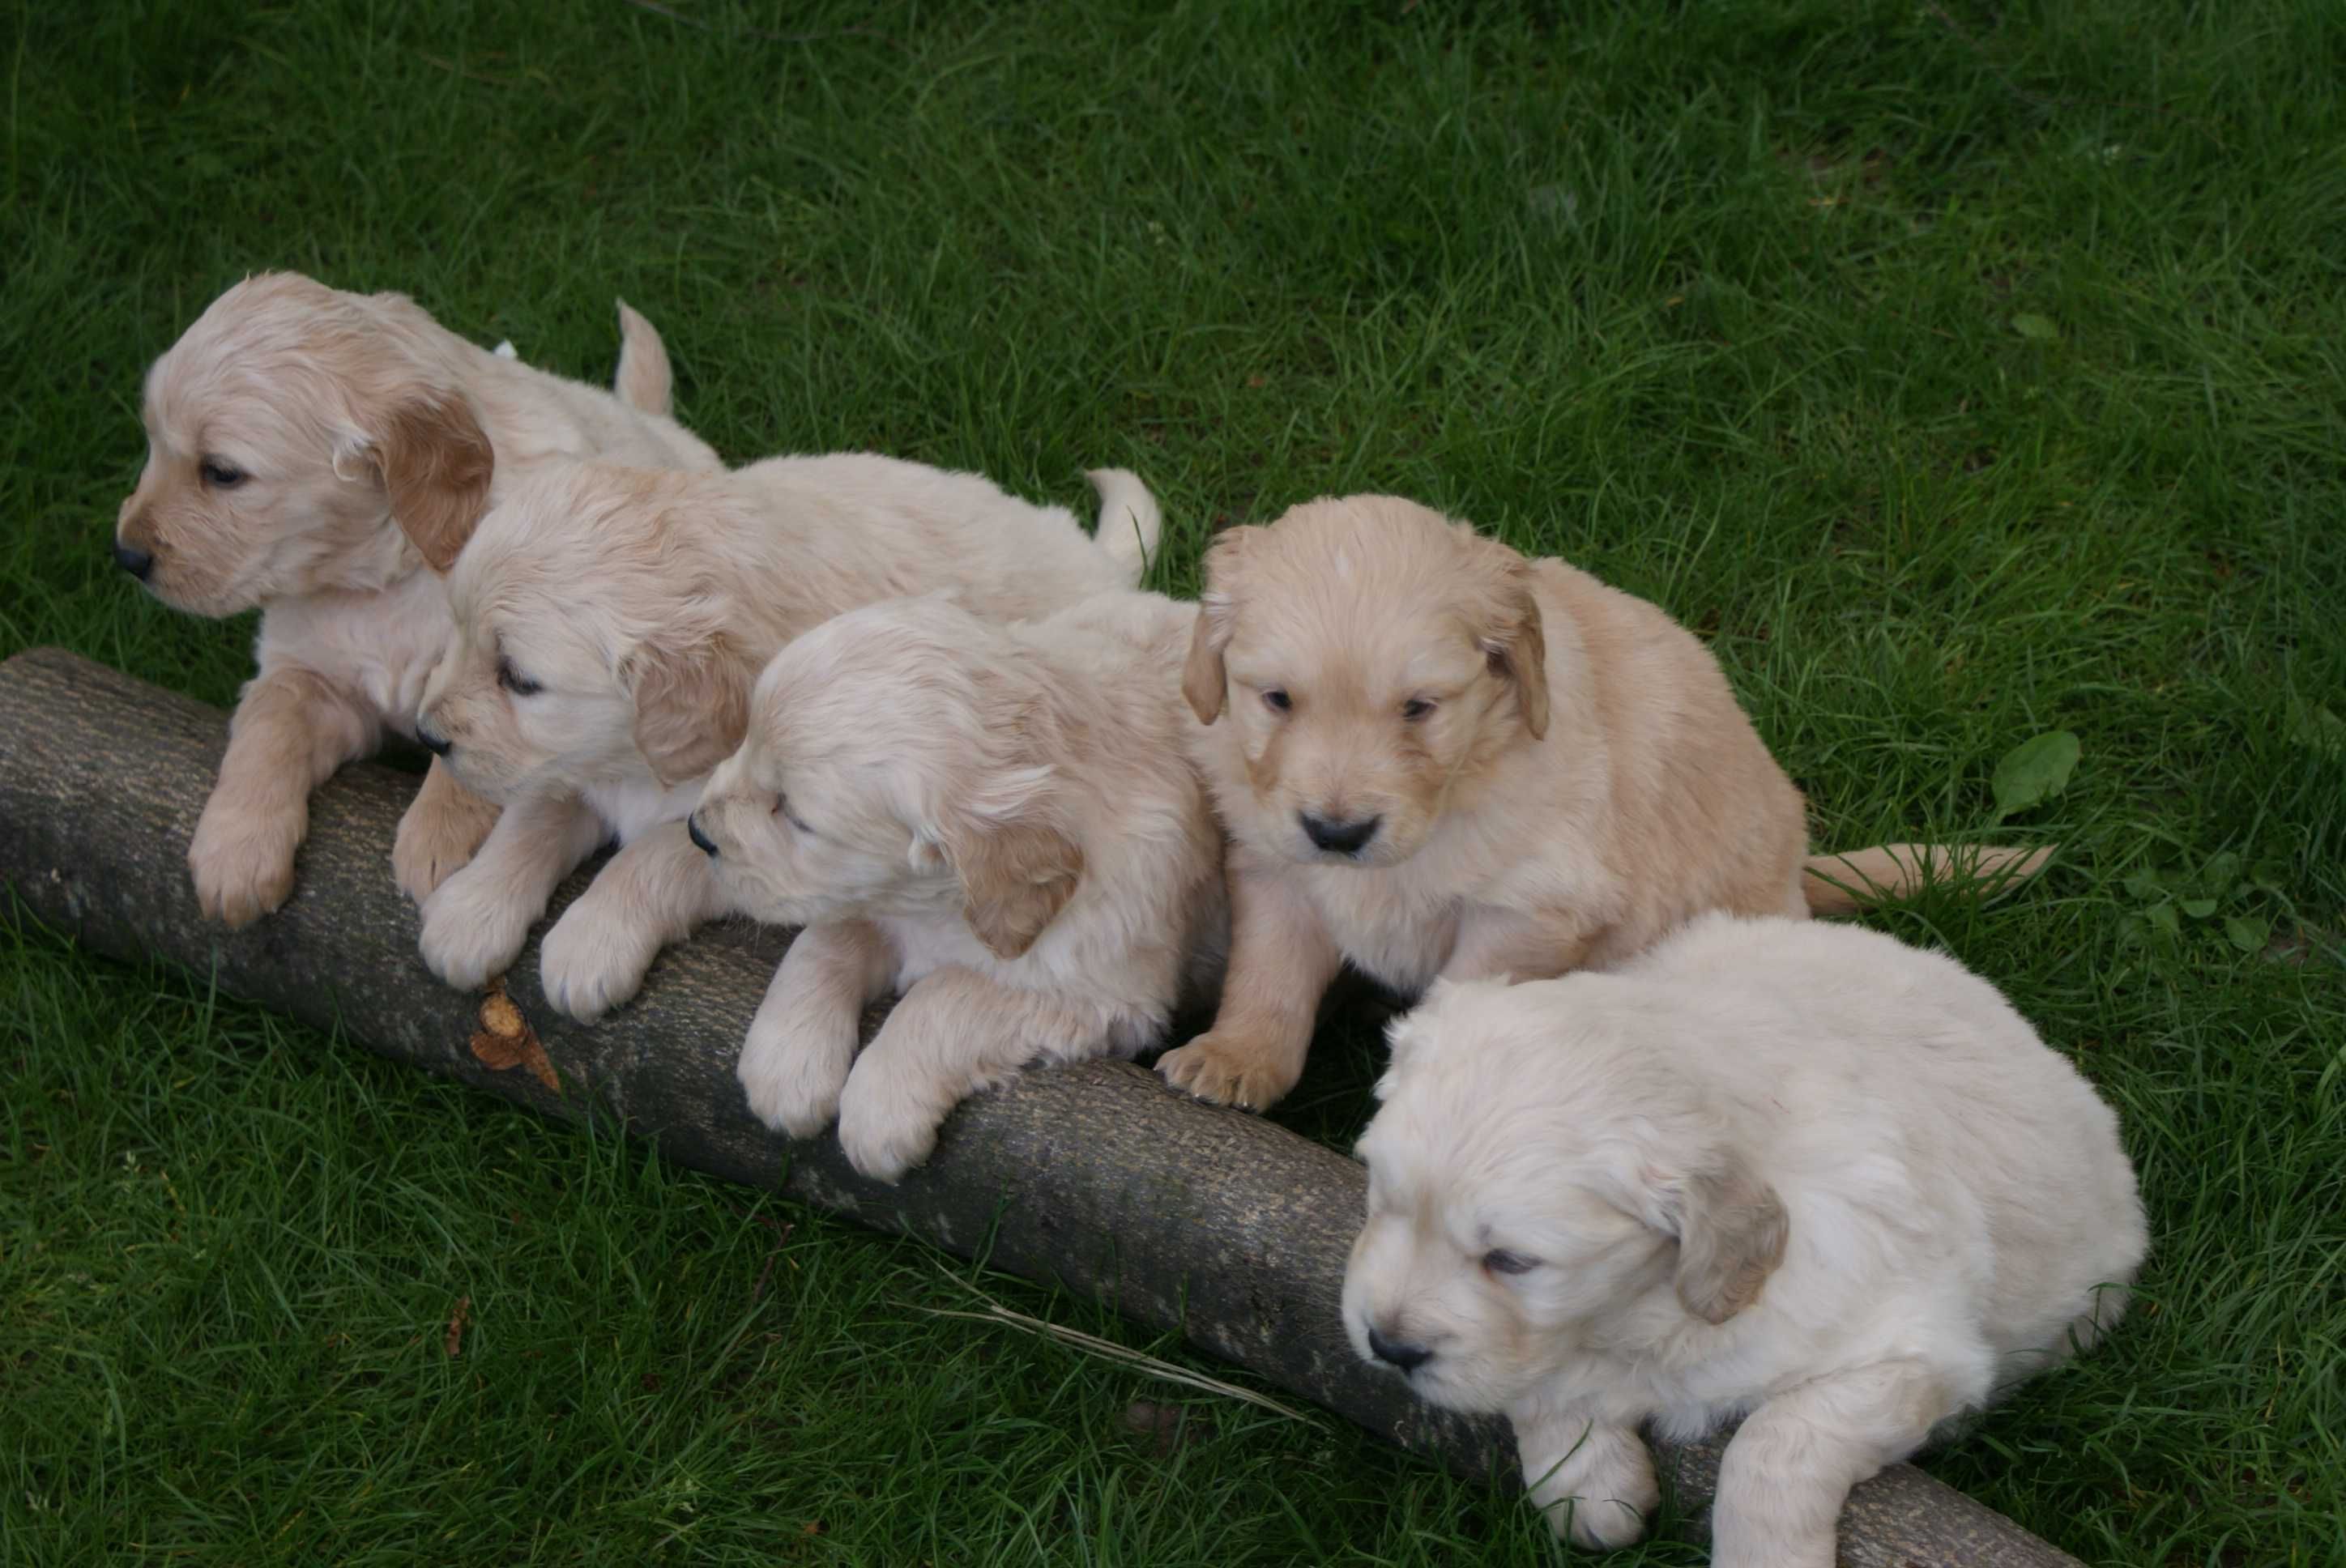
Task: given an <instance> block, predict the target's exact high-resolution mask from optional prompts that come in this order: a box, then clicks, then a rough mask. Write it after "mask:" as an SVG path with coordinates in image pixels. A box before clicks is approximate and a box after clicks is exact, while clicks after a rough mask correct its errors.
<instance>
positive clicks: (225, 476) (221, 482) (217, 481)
mask: <svg viewBox="0 0 2346 1568" xmlns="http://www.w3.org/2000/svg"><path fill="white" fill-rule="evenodd" d="M203 475H204V483H205V484H209V485H210V486H211V487H212V488H213V489H214V490H233V489H235V488H236V487H237V486H238V485H240V484H243V483H244V470H243V469H241V468H239V467H238V466H237V465H236V464H235V463H222V462H221V461H220V460H219V458H217V457H207V458H205V459H204V463H203Z"/></svg>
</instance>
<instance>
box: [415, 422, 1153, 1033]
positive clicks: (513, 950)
mask: <svg viewBox="0 0 2346 1568" xmlns="http://www.w3.org/2000/svg"><path fill="white" fill-rule="evenodd" d="M1092 479H1093V483H1094V484H1096V486H1097V487H1098V489H1099V492H1100V499H1101V525H1100V535H1099V537H1098V539H1096V540H1094V539H1093V538H1090V537H1088V536H1087V535H1086V534H1085V533H1084V531H1083V529H1082V527H1081V526H1080V525H1078V524H1076V519H1075V516H1074V514H1072V513H1070V512H1068V511H1067V510H1066V508H1065V507H1059V506H1037V505H1035V504H1032V503H1030V502H1026V501H1022V500H1020V499H1018V498H1017V497H1016V496H1014V495H1010V494H1005V493H1004V492H1003V491H1002V490H1001V489H1000V488H999V487H997V486H996V485H994V484H993V483H992V482H991V481H989V480H986V479H984V478H982V477H980V476H978V475H976V474H972V473H947V472H945V471H944V470H943V469H936V468H931V467H928V466H926V465H925V464H922V463H903V462H899V461H897V460H895V459H893V458H886V457H878V456H873V455H871V454H868V453H841V454H836V455H831V456H821V457H777V458H770V459H768V460H767V461H765V462H763V463H752V464H750V466H748V467H746V468H742V469H739V470H736V471H735V472H733V473H678V472H672V471H670V472H657V471H652V470H646V469H630V468H622V467H618V466H617V465H614V464H609V463H574V464H568V465H565V466H563V467H561V468H558V469H554V470H550V471H548V472H546V473H542V474H540V475H538V476H536V477H535V479H534V480H533V481H532V482H530V483H529V484H525V485H522V486H519V487H517V488H516V489H515V491H514V493H513V494H512V495H511V496H510V497H509V498H508V499H506V500H505V502H504V503H503V504H500V505H499V506H498V507H496V508H495V510H494V511H493V512H491V513H490V514H489V515H488V516H486V517H485V518H484V519H483V520H482V521H481V523H480V525H479V528H478V529H477V531H476V532H474V534H473V535H472V537H471V538H470V540H469V541H468V542H467V543H466V544H465V545H464V550H463V553H462V555H461V556H459V557H458V558H457V560H456V564H455V569H454V572H453V573H452V574H451V575H450V577H449V582H448V592H449V597H450V601H451V603H452V605H453V606H454V610H455V616H456V626H457V631H456V639H455V646H454V648H453V649H452V650H451V651H450V653H449V655H448V657H446V658H445V659H444V661H443V662H442V663H441V665H440V667H439V668H438V669H436V670H435V671H433V676H432V680H431V683H430V685H429V687H427V688H426V689H425V692H424V696H423V718H422V720H421V723H420V725H419V738H420V739H422V740H423V744H424V745H426V746H428V747H430V748H433V750H434V751H436V752H437V753H438V754H439V755H440V756H441V757H442V758H444V759H445V760H446V762H447V764H448V766H449V767H450V768H451V769H453V770H454V773H455V775H456V777H457V778H458V779H461V780H462V781H463V782H464V784H465V786H466V787H467V788H469V789H474V790H477V791H479V792H480V793H481V794H483V795H484V796H486V797H488V798H489V799H493V800H497V801H501V802H504V803H505V804H506V807H507V809H506V810H505V814H504V816H503V817H502V818H501V819H499V820H498V823H497V827H496V830H495V831H494V832H493V833H491V834H490V836H489V838H488V840H487V841H486V842H485V843H484V844H483V845H482V846H481V851H480V854H479V856H478V857H477V858H476V859H475V860H474V861H473V863H472V864H470V865H468V866H466V867H465V868H464V870H463V871H458V872H456V873H455V874H454V876H452V877H450V878H449V879H448V881H446V882H445V883H444V885H443V886H442V887H441V889H440V891H438V892H437V893H435V894H433V897H432V898H431V900H430V901H428V902H426V903H425V905H424V906H423V937H422V944H421V945H422V949H423V957H424V961H425V962H427V963H428V964H429V965H430V966H431V967H432V970H433V972H434V973H436V974H438V975H439V976H440V977H441V978H442V979H444V980H445V981H447V982H448V983H451V984H453V985H456V986H459V987H466V988H469V987H472V986H476V985H479V984H480V983H483V982H484V981H485V980H487V979H488V977H489V976H491V975H493V974H495V973H498V972H501V971H502V970H504V969H505V967H506V966H507V965H509V964H510V963H512V962H513V961H514V959H515V957H516V956H517V955H518V954H519V953H520V952H521V948H522V943H523V942H524V940H525V938H526V937H527V935H528V932H529V927H530V924H531V922H532V921H535V920H536V919H537V917H538V916H539V915H540V914H542V913H544V912H545V909H546V901H547V899H548V898H550V897H551V896H552V894H553V891H554V889H555V887H556V884H557V883H559V882H560V881H561V880H562V879H563V878H564V877H565V876H566V875H568V874H569V872H570V871H571V870H572V869H573V868H574V867H576V865H577V864H578V863H579V862H580V861H581V860H585V859H586V857H587V856H588V855H589V854H591V853H593V852H594V850H595V849H596V848H597V846H598V845H600V844H602V843H604V842H606V841H607V840H610V839H611V838H612V837H614V836H617V839H618V840H619V841H620V843H621V844H622V845H623V846H624V847H623V848H622V849H621V850H620V852H619V854H618V855H617V857H616V858H615V859H614V860H612V861H611V863H610V864H609V865H608V866H607V867H605V868H604V869H603V871H601V872H600V873H599V874H598V875H597V877H596V879H595V883H594V885H593V887H591V888H590V889H588V891H586V894H585V896H583V897H582V898H580V899H579V900H578V901H577V902H576V904H574V905H572V906H571V908H570V909H568V910H567V911H565V912H564V914H563V917H562V919H561V920H560V921H556V924H555V927H554V929H553V930H552V931H551V932H548V933H547V935H546V945H545V949H544V952H543V953H542V954H541V965H540V969H541V975H542V978H543V980H544V983H545V986H546V998H547V1000H548V1001H550V1002H551V1003H553V1004H554V1005H555V1006H556V1008H558V1009H560V1010H561V1011H562V1012H565V1013H569V1014H571V1015H572V1016H574V1017H578V1018H595V1017H597V1016H599V1015H601V1014H602V1013H604V1012H606V1011H607V1010H608V1009H609V1008H611V1007H614V1006H616V1005H617V1004H618V1003H622V1002H624V1001H626V1000H627V998H628V997H630V996H633V995H634V994H635V993H636V991H637V987H639V986H640V985H641V984H642V983H643V977H644V974H645V973H646V972H647V971H648V970H649V968H650V967H651V963H652V960H653V958H654V957H655V956H656V955H657V954H658V952H659V950H660V949H661V948H662V947H663V946H665V945H666V944H668V942H675V941H678V940H680V939H681V938H683V937H684V936H686V935H688V934H689V933H690V932H691V931H692V930H693V929H694V928H695V927H696V926H699V924H701V923H702V922H703V921H708V920H710V919H714V918H715V917H716V916H718V915H719V914H721V913H724V912H725V910H726V906H725V905H724V904H723V902H722V901H721V900H720V899H719V894H718V890H717V884H716V879H715V877H714V876H713V875H712V874H711V872H710V871H709V863H708V860H707V859H706V857H704V856H703V855H702V854H701V853H700V851H699V850H696V849H694V848H693V846H692V844H691V842H690V841H689V840H688V839H687V838H686V836H685V830H684V818H685V815H686V813H688V812H689V811H690V810H691V809H692V807H693V804H694V802H695V801H697V800H698V799H699V798H700V786H701V782H702V779H704V778H705V777H706V775H707V774H708V772H709V769H711V768H713V767H715V766H716V764H717V763H718V762H719V760H720V759H723V758H724V757H725V756H726V755H727V754H728V753H729V752H730V751H731V750H732V749H733V748H735V747H736V746H739V744H740V742H741V735H742V730H743V728H744V726H745V724H746V723H747V720H748V715H749V706H750V687H752V685H753V684H754V683H755V682H756V680H757V678H758V672H759V670H760V668H762V667H764V666H765V664H766V662H767V660H769V659H770V658H771V657H773V656H774V655H775V653H777V652H778V651H779V650H780V648H781V647H783V645H785V644H786V643H788V642H789V641H790V639H791V638H793V637H795V636H799V635H800V634H801V633H802V632H805V631H807V630H809V629H810V628H811V627H813V626H818V625H820V624H821V622H823V621H826V620H828V619H830V618H831V616H834V615H837V614H839V613H840V612H841V611H844V610H850V609H853V608H855V607H856V606H860V605H867V604H872V603H874V602H876V601H879V600H882V599H889V598H894V597H896V596H900V595H904V594H920V593H927V592H932V591H935V590H939V589H945V590H950V591H952V592H954V593H955V594H956V595H957V596H959V597H960V598H961V600H962V601H963V602H964V604H966V605H967V606H969V608H970V609H971V610H973V611H974V612H976V613H977V614H980V615H984V616H998V617H1001V618H1005V619H1009V618H1015V617H1018V616H1033V615H1040V614H1044V613H1045V612H1047V611H1050V610H1054V609H1057V608H1059V607H1061V606H1066V605H1069V604H1073V603H1075V602H1076V601H1077V600H1079V599H1082V598H1084V597H1086V596H1089V595H1092V594H1096V593H1102V592H1107V591H1110V590H1115V589H1120V588H1128V587H1130V586H1131V585H1133V584H1134V583H1136V582H1137V581H1138V580H1139V577H1140V574H1141V571H1142V569H1143V567H1144V566H1145V565H1146V561H1147V556H1148V552H1149V551H1150V550H1151V549H1153V548H1154V546H1155V545H1156V542H1157V534H1158V509H1157V503H1156V500H1155V498H1154V497H1153V496H1151V495H1150V494H1149V493H1148V489H1147V488H1146V487H1145V486H1143V485H1142V484H1141V483H1140V481H1139V480H1137V479H1136V478H1134V477H1133V476H1132V475H1131V474H1129V473H1125V472H1124V471H1122V470H1121V469H1102V470H1100V471H1098V472H1097V473H1094V474H1093V475H1092Z"/></svg>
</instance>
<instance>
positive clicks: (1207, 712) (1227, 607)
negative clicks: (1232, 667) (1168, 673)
mask: <svg viewBox="0 0 2346 1568" xmlns="http://www.w3.org/2000/svg"><path fill="white" fill-rule="evenodd" d="M1254 532H1255V530H1254V529H1252V528H1229V529H1225V530H1223V532H1222V533H1221V535H1219V536H1218V537H1217V538H1216V539H1215V540H1214V542H1213V544H1212V545H1209V546H1208V547H1207V549H1206V560H1205V568H1204V569H1205V577H1206V591H1205V592H1204V593H1202V594H1200V595H1199V596H1198V622H1197V625H1196V626H1194V627H1192V628H1191V630H1190V633H1189V659H1188V663H1187V664H1185V665H1183V666H1182V667H1181V695H1182V696H1183V697H1187V698H1188V700H1189V711H1191V712H1192V713H1195V714H1196V715H1197V716H1198V722H1199V723H1200V724H1211V723H1213V722H1214V720H1215V719H1217V718H1220V717H1221V715H1222V702H1223V699H1224V697H1225V696H1226V695H1227V693H1228V691H1229V672H1228V671H1227V670H1225V669H1224V668H1223V667H1222V651H1223V650H1224V649H1225V648H1228V647H1229V646H1230V633H1231V632H1232V631H1233V630H1235V629H1236V627H1237V623H1238V604H1237V601H1236V600H1234V599H1233V598H1232V597H1231V590H1232V588H1233V586H1234V585H1233V583H1232V582H1231V579H1232V578H1234V577H1235V576H1237V575H1239V572H1240V571H1241V570H1242V563H1243V562H1244V560H1245V558H1246V552H1247V549H1248V545H1247V539H1248V536H1249V535H1251V534H1253V533H1254Z"/></svg>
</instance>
